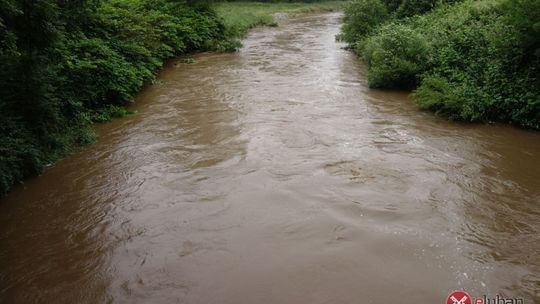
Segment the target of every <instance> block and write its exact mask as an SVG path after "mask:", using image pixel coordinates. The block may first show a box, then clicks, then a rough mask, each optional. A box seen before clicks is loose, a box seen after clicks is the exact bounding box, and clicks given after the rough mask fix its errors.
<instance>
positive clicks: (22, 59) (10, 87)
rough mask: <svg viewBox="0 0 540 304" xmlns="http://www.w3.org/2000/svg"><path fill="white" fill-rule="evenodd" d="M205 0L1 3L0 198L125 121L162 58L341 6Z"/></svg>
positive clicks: (229, 45) (224, 46) (231, 43)
mask: <svg viewBox="0 0 540 304" xmlns="http://www.w3.org/2000/svg"><path fill="white" fill-rule="evenodd" d="M203 2H204V1H202V2H199V1H197V2H196V4H188V3H189V2H184V1H174V2H173V1H167V0H155V1H149V0H128V1H124V0H122V1H120V0H107V1H101V2H100V3H96V2H88V3H86V4H84V5H78V4H77V5H71V4H62V5H60V4H56V2H54V1H48V0H43V1H40V2H33V1H30V2H28V3H26V2H24V1H15V0H8V1H3V2H1V3H0V41H2V45H1V46H0V63H2V67H4V68H3V70H2V71H0V95H1V96H2V99H1V100H0V120H1V121H2V124H1V125H0V195H2V194H5V193H6V192H8V191H9V189H10V188H11V187H12V185H14V184H16V183H19V182H21V181H23V180H24V179H25V178H27V177H29V176H33V175H36V174H40V173H41V172H42V171H43V169H44V168H45V167H48V166H51V165H52V164H54V163H55V162H56V161H57V160H59V159H61V158H62V157H64V156H65V155H67V154H69V153H71V152H72V151H73V150H74V149H76V148H77V147H80V146H83V145H85V144H88V143H91V142H93V141H95V134H94V132H93V131H92V128H91V126H92V124H94V123H97V122H104V121H108V120H110V119H112V118H114V117H122V116H126V115H129V114H131V113H130V112H129V111H127V110H126V109H125V108H124V107H123V106H124V105H125V104H126V103H129V102H130V101H131V100H133V97H134V95H135V94H136V93H137V92H138V91H139V90H140V89H141V88H142V86H143V85H144V84H145V83H148V82H151V81H152V80H153V79H154V77H155V75H156V72H157V71H158V70H159V69H161V67H162V65H163V63H164V62H165V61H166V60H168V59H170V58H174V57H176V56H179V55H182V54H187V53H193V52H200V51H232V50H235V49H236V48H238V47H240V45H241V44H240V39H241V38H242V37H244V36H245V35H246V34H247V32H248V31H249V29H251V28H253V27H255V26H260V25H271V26H275V25H277V19H276V15H275V14H277V13H283V14H291V15H294V14H299V13H306V12H320V11H328V10H334V9H338V8H339V7H340V5H341V2H340V1H327V2H319V3H253V2H234V3H221V4H217V5H216V6H210V5H209V4H204V3H203ZM28 16H32V19H31V20H29V19H28V18H29V17H28ZM30 21H32V22H30ZM43 24H45V25H47V26H42V25H43Z"/></svg>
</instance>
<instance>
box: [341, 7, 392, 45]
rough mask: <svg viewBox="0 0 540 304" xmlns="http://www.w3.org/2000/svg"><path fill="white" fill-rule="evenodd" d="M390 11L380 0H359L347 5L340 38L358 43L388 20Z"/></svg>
mask: <svg viewBox="0 0 540 304" xmlns="http://www.w3.org/2000/svg"><path fill="white" fill-rule="evenodd" d="M387 18H388V11H387V9H386V6H385V5H384V4H383V3H382V2H381V1H380V0H357V1H353V2H350V3H349V4H348V5H347V6H346V7H345V18H344V19H343V27H342V29H341V32H342V33H341V35H340V36H339V38H340V39H342V40H344V41H347V42H349V43H358V42H360V41H361V40H362V38H364V37H365V36H367V35H368V34H369V33H370V32H371V31H373V30H374V29H375V28H376V27H377V26H378V25H380V24H381V23H383V22H384V21H386V19H387Z"/></svg>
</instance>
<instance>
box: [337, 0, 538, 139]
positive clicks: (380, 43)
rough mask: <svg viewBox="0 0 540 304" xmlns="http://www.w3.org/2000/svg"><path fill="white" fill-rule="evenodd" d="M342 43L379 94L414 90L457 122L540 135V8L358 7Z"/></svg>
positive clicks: (358, 0) (366, 0) (349, 14)
mask: <svg viewBox="0 0 540 304" xmlns="http://www.w3.org/2000/svg"><path fill="white" fill-rule="evenodd" d="M415 3H416V4H417V5H416V4H415ZM340 37H341V39H343V40H345V41H347V42H348V43H349V44H350V45H351V47H352V48H353V49H354V50H355V51H356V52H357V53H358V54H359V55H360V56H362V57H363V59H364V60H365V62H366V63H367V65H368V67H369V71H368V79H369V84H370V86H372V87H383V88H405V89H414V91H413V96H414V97H415V100H416V102H417V103H418V104H419V105H420V107H422V108H424V109H429V110H433V111H435V112H436V113H438V114H441V115H444V116H447V117H449V118H451V119H456V120H465V121H482V122H508V123H512V124H515V125H519V126H523V127H528V128H534V129H540V1H538V0H466V1H462V2H456V1H447V3H443V1H435V0H432V1H429V0H382V1H381V0H355V1H352V2H351V3H350V4H349V5H348V6H347V7H346V15H345V21H344V26H343V31H342V34H341V35H340Z"/></svg>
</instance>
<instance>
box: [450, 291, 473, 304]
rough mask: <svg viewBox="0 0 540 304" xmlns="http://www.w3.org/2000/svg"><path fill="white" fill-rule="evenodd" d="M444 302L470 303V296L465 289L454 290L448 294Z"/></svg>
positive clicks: (452, 303) (451, 303)
mask: <svg viewBox="0 0 540 304" xmlns="http://www.w3.org/2000/svg"><path fill="white" fill-rule="evenodd" d="M446 304H471V297H470V296H469V294H468V293H466V292H465V291H461V290H456V291H454V292H452V293H451V294H450V295H449V296H448V299H446Z"/></svg>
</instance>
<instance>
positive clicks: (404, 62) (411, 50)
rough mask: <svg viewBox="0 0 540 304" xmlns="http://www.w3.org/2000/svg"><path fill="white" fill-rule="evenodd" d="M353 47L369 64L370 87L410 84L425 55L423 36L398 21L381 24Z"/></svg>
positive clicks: (423, 67)
mask: <svg viewBox="0 0 540 304" xmlns="http://www.w3.org/2000/svg"><path fill="white" fill-rule="evenodd" d="M357 51H358V53H360V54H361V55H362V57H363V58H364V60H365V61H366V63H367V64H368V66H369V76H368V80H369V85H370V86H372V87H403V88H412V87H414V86H415V85H417V83H418V79H417V77H418V76H419V75H420V74H421V73H422V72H423V71H424V70H425V68H426V66H425V65H426V62H427V58H428V45H427V42H426V40H425V38H424V37H423V36H422V35H421V34H419V33H418V32H415V31H414V30H413V29H411V28H410V27H408V26H406V25H402V24H388V25H386V26H383V27H382V28H380V29H379V30H378V31H377V32H376V33H375V34H374V35H373V36H371V37H369V38H368V39H366V40H365V42H364V44H363V47H361V48H360V49H357Z"/></svg>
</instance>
